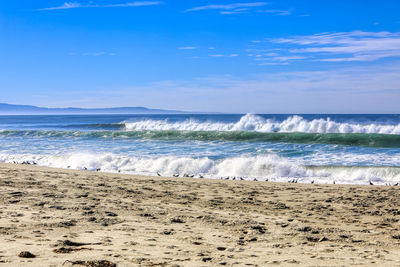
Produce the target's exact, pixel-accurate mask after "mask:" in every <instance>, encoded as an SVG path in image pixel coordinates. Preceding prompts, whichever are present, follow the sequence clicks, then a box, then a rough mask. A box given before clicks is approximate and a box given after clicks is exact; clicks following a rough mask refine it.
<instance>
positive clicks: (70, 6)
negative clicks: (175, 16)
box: [38, 1, 163, 10]
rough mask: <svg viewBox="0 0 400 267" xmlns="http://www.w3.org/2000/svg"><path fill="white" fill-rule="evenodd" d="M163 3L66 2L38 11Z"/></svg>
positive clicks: (159, 3) (159, 2) (156, 2)
mask: <svg viewBox="0 0 400 267" xmlns="http://www.w3.org/2000/svg"><path fill="white" fill-rule="evenodd" d="M161 4H163V2H161V1H136V2H130V3H121V4H101V5H99V4H81V3H78V2H65V3H64V4H63V5H61V6H55V7H46V8H39V9H38V10H61V9H73V8H106V7H140V6H154V5H161Z"/></svg>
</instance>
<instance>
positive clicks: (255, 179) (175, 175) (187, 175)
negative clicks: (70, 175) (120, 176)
mask: <svg viewBox="0 0 400 267" xmlns="http://www.w3.org/2000/svg"><path fill="white" fill-rule="evenodd" d="M12 163H13V164H23V165H37V162H35V161H22V162H17V161H13V162H12ZM67 168H68V169H69V168H71V166H67ZM83 170H85V171H87V170H88V168H86V167H83ZM96 171H98V172H99V171H101V168H97V169H96ZM118 172H119V173H120V172H121V170H118ZM156 174H157V176H162V175H161V173H159V172H157V173H156ZM172 176H173V177H176V178H177V177H180V174H179V173H175V174H173V175H172ZM182 177H184V178H195V175H194V174H188V173H184V174H183V175H182ZM197 178H204V176H203V175H202V174H199V175H198V176H197ZM220 179H221V180H222V179H225V180H240V181H243V180H245V179H244V178H243V177H236V176H233V177H230V176H227V177H221V178H220ZM253 181H258V180H257V178H254V179H253ZM264 181H265V182H268V178H267V179H265V180H264ZM298 181H299V179H290V180H289V181H288V183H294V184H297V182H298ZM314 182H315V180H312V181H311V184H314ZM368 182H369V185H375V184H374V183H373V182H372V181H371V180H369V181H368ZM333 184H336V181H333ZM385 185H386V186H400V182H397V183H394V184H391V183H385Z"/></svg>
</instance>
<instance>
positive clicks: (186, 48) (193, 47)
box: [178, 46, 198, 50]
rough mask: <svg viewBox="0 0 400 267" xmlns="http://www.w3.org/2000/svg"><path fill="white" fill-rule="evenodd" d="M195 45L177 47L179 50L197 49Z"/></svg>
mask: <svg viewBox="0 0 400 267" xmlns="http://www.w3.org/2000/svg"><path fill="white" fill-rule="evenodd" d="M197 48H198V47H197V46H183V47H178V49H179V50H195V49H197Z"/></svg>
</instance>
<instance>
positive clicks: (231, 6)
mask: <svg viewBox="0 0 400 267" xmlns="http://www.w3.org/2000/svg"><path fill="white" fill-rule="evenodd" d="M265 5H268V3H267V2H252V3H233V4H226V5H205V6H198V7H193V8H189V9H186V10H185V12H192V11H202V10H225V12H227V11H229V10H234V11H233V13H235V12H243V11H245V10H243V8H245V9H246V8H252V7H261V6H265ZM231 12H232V11H231Z"/></svg>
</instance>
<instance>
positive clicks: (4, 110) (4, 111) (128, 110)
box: [0, 103, 189, 115]
mask: <svg viewBox="0 0 400 267" xmlns="http://www.w3.org/2000/svg"><path fill="white" fill-rule="evenodd" d="M182 113H189V112H184V111H178V110H163V109H151V108H145V107H116V108H46V107H37V106H30V105H13V104H6V103H0V115H11V114H15V115H22V114H24V115H28V114H182Z"/></svg>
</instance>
